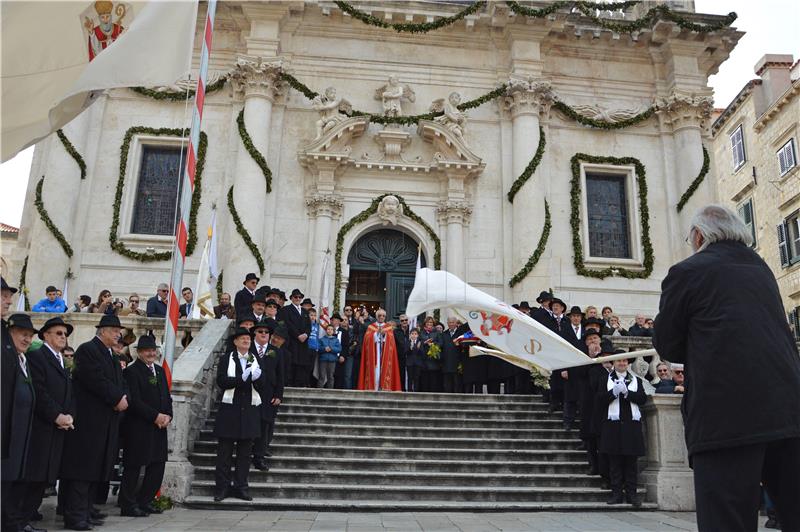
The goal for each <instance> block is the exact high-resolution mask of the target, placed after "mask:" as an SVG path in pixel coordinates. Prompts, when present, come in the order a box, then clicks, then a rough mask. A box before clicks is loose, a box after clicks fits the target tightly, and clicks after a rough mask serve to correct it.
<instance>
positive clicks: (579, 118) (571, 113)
mask: <svg viewBox="0 0 800 532" xmlns="http://www.w3.org/2000/svg"><path fill="white" fill-rule="evenodd" d="M553 107H555V108H556V109H558V110H559V111H561V112H562V113H564V114H565V115H567V116H568V117H569V118H571V119H573V120H575V121H576V122H578V123H580V124H583V125H584V126H589V127H593V128H597V129H606V130H610V129H623V128H626V127H630V126H632V125H635V124H638V123H639V122H644V121H645V120H647V119H648V118H650V117H651V116H653V114H654V113H655V112H656V109H658V107H657V106H655V105H651V106H650V107H648V108H647V109H646V110H645V111H642V112H641V113H639V114H638V115H636V116H632V117H630V118H626V119H625V120H620V121H619V122H607V121H605V120H595V119H594V118H588V117H586V116H583V115H582V114H580V113H578V112H577V111H575V110H574V109H573V108H572V107H570V106H569V105H567V104H566V103H564V102H562V101H561V100H555V101H554V102H553Z"/></svg>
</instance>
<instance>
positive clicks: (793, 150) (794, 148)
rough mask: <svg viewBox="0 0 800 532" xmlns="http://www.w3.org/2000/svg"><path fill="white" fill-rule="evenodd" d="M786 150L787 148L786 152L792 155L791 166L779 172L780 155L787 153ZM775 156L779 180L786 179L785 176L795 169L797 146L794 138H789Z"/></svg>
mask: <svg viewBox="0 0 800 532" xmlns="http://www.w3.org/2000/svg"><path fill="white" fill-rule="evenodd" d="M786 148H789V150H788V152H790V153H791V155H792V165H791V166H787V167H786V169H783V170H781V155H783V154H784V153H785V152H786V151H787V150H786ZM776 155H777V156H778V172H779V174H780V177H781V178H783V177H786V176H787V175H789V174H790V173H792V171H793V170H794V169H796V168H797V144H796V143H795V141H794V137H790V138H789V140H787V141H786V142H784V143H783V145H782V146H781V147H780V148H779V149H778V152H777V154H776ZM784 160H785V155H784Z"/></svg>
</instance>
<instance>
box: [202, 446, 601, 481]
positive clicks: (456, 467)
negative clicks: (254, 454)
mask: <svg viewBox="0 0 800 532" xmlns="http://www.w3.org/2000/svg"><path fill="white" fill-rule="evenodd" d="M271 450H272V452H273V456H272V458H270V459H269V464H270V467H271V468H272V469H271V471H273V472H274V471H277V470H280V469H290V470H295V469H320V470H328V471H346V470H355V471H398V472H400V471H405V472H432V473H435V472H440V473H445V472H455V473H491V474H539V475H541V474H561V475H582V474H584V473H586V472H587V471H588V465H587V464H586V462H585V461H573V462H570V461H566V460H565V459H563V457H562V459H561V460H560V461H559V460H554V459H547V460H538V461H523V460H517V461H511V460H505V461H501V460H479V459H475V460H446V459H441V460H422V459H408V458H401V457H397V456H395V457H393V459H392V458H371V456H374V455H375V454H377V451H378V450H377V449H376V450H375V451H374V452H372V453H365V455H366V454H369V456H370V458H367V457H360V458H359V457H342V456H338V454H339V453H338V452H336V453H331V454H336V455H337V456H284V455H282V454H281V453H282V450H279V449H277V448H275V446H273V447H272V448H271ZM412 451H413V453H415V454H417V455H418V454H419V453H418V450H417V449H413V450H412ZM387 454H388V453H387ZM580 457H583V454H581V456H580ZM540 458H549V457H548V456H540ZM190 459H191V461H192V463H193V464H195V465H196V466H213V465H214V464H215V463H216V454H214V453H192V454H191V455H190Z"/></svg>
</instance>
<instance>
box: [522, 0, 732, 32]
mask: <svg viewBox="0 0 800 532" xmlns="http://www.w3.org/2000/svg"><path fill="white" fill-rule="evenodd" d="M638 3H639V2H615V3H613V4H612V3H609V4H603V3H597V2H580V1H577V2H576V1H570V2H563V1H562V2H554V3H552V4H550V5H549V6H547V7H545V8H542V9H533V8H530V7H524V6H521V5H520V4H519V3H517V2H514V1H512V0H507V1H506V4H507V5H508V7H509V9H511V11H513V12H514V13H516V14H518V15H524V16H526V17H534V18H542V17H546V16H548V15H552V14H553V13H555V12H556V11H558V10H559V9H562V8H566V7H568V8H570V9H573V8H574V9H577V10H578V11H580V12H581V14H583V16H585V17H587V18H589V19H590V20H591V21H592V22H594V23H595V24H597V25H598V26H600V27H601V28H605V29H607V30H611V31H613V32H616V33H628V34H630V33H634V32H637V31H640V30H642V29H643V28H646V27H648V26H651V25H652V24H653V23H654V22H656V21H657V20H659V19H666V20H669V21H672V22H674V23H676V24H677V25H678V26H679V27H681V28H683V29H685V30H689V31H696V32H698V33H710V32H713V31H718V30H721V29H722V28H726V27H728V26H730V25H731V24H733V22H734V21H735V20H736V18H737V15H736V13H733V12H731V13H728V15H727V16H726V17H725V18H724V19H723V20H721V21H720V22H717V23H714V24H696V23H694V22H691V21H689V20H688V19H686V18H684V17H683V16H681V15H678V14H677V13H675V12H674V11H672V10H671V9H670V8H669V7H667V6H666V5H663V4H662V5H657V6H655V7H653V8H651V9H649V10H648V11H647V13H645V14H644V16H643V17H642V18H640V19H637V20H631V21H626V22H619V21H612V20H609V19H606V18H602V17H598V16H597V15H596V14H595V13H594V11H595V10H603V11H610V10H617V9H622V10H625V9H628V8H630V7H632V6H634V5H636V4H638Z"/></svg>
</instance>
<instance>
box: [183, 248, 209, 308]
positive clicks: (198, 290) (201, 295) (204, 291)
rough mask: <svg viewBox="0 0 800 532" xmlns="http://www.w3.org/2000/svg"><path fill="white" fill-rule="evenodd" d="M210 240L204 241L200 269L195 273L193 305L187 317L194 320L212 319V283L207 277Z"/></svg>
mask: <svg viewBox="0 0 800 532" xmlns="http://www.w3.org/2000/svg"><path fill="white" fill-rule="evenodd" d="M210 248H211V240H210V239H209V240H206V245H205V246H203V255H202V256H201V257H200V269H199V270H198V271H197V282H195V285H194V304H193V305H192V315H191V316H188V317H189V318H192V319H194V320H196V319H200V318H205V319H211V318H213V317H214V298H213V296H212V294H213V292H214V282H213V280H212V278H211V276H210V275H209V271H208V264H209V260H208V258H209V249H210Z"/></svg>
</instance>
